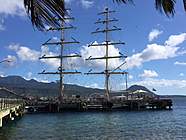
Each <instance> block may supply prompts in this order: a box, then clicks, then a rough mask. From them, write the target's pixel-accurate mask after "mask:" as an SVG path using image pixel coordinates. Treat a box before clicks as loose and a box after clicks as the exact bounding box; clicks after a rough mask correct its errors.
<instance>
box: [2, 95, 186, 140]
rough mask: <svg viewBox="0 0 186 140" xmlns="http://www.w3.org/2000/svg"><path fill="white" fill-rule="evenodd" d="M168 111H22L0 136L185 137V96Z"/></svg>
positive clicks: (16, 139) (44, 139) (29, 139)
mask: <svg viewBox="0 0 186 140" xmlns="http://www.w3.org/2000/svg"><path fill="white" fill-rule="evenodd" d="M173 101H174V109H173V110H172V111H142V112H121V111H120V112H104V113H101V112H99V113H98V112H94V113H93V112H91V113H90V112H89V113H88V112H82V113H81V112H79V113H62V114H35V115H25V116H24V117H23V118H21V119H20V120H18V121H16V122H14V123H12V124H9V125H8V126H5V127H4V128H2V129H0V140H185V139H186V98H175V99H173Z"/></svg>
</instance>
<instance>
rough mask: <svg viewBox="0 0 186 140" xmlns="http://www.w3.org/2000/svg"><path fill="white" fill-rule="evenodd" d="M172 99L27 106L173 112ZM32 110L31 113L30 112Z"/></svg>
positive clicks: (59, 109) (32, 107)
mask: <svg viewBox="0 0 186 140" xmlns="http://www.w3.org/2000/svg"><path fill="white" fill-rule="evenodd" d="M171 109H172V100H171V99H142V100H139V99H138V100H137V99H136V100H122V101H118V100H111V101H109V102H108V101H106V100H93V101H90V100H86V99H83V100H81V99H74V100H72V99H70V100H65V101H63V102H57V101H50V102H49V101H47V102H44V101H43V102H42V101H40V102H36V104H32V105H29V104H28V105H27V111H28V112H30V113H34V112H35V113H37V112H40V113H41V112H51V113H52V112H63V111H92V110H94V111H105V110H109V111H114V110H123V111H126V110H128V111H129V110H130V111H132V110H137V111H143V110H171ZM29 110H30V111H29Z"/></svg>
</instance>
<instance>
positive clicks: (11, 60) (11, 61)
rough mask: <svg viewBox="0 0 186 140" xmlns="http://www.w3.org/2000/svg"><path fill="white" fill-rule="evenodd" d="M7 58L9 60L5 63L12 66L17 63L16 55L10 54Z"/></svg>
mask: <svg viewBox="0 0 186 140" xmlns="http://www.w3.org/2000/svg"><path fill="white" fill-rule="evenodd" d="M5 60H8V61H6V62H5V63H4V64H5V65H6V66H8V67H12V66H14V65H15V64H16V63H17V58H16V57H15V56H12V55H8V56H7V57H6V58H5Z"/></svg>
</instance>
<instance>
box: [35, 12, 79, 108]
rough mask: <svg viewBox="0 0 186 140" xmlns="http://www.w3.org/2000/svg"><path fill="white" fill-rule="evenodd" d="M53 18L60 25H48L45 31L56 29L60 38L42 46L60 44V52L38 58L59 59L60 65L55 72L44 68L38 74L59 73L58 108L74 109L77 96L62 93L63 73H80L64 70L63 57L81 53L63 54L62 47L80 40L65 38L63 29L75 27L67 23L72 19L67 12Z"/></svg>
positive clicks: (77, 100)
mask: <svg viewBox="0 0 186 140" xmlns="http://www.w3.org/2000/svg"><path fill="white" fill-rule="evenodd" d="M69 10H70V9H67V11H69ZM53 20H59V21H61V26H60V27H50V28H49V29H47V31H53V32H54V31H56V32H60V34H61V38H60V39H59V41H53V40H52V39H49V40H47V41H46V42H45V43H43V44H42V45H43V46H60V54H59V55H57V56H47V55H45V54H44V55H43V56H41V57H40V59H59V60H60V65H59V67H58V69H57V71H56V72H46V71H45V70H44V71H43V72H41V73H39V74H47V75H59V77H60V80H59V81H60V82H59V91H60V95H59V97H58V100H57V102H58V105H57V106H58V110H61V109H62V110H63V109H76V108H77V107H78V106H79V104H80V102H81V101H80V100H79V99H78V98H71V99H70V98H69V97H68V96H65V94H64V76H65V75H75V74H81V72H79V71H77V70H74V71H69V70H66V69H65V67H64V59H68V58H76V57H81V55H79V54H77V53H76V54H73V55H72V54H68V55H65V54H64V49H65V47H69V46H68V45H71V44H79V43H80V42H79V41H77V40H76V39H75V38H73V37H72V38H71V40H70V41H68V40H67V39H66V38H65V31H67V30H71V29H76V27H74V26H73V25H71V24H69V21H71V20H74V18H73V17H71V16H70V15H69V14H68V15H67V16H66V17H65V18H63V19H57V18H54V19H53Z"/></svg>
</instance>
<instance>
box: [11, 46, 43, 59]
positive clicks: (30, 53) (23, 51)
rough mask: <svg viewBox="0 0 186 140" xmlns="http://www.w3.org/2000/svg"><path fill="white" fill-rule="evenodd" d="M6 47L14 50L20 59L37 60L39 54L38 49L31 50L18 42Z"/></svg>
mask: <svg viewBox="0 0 186 140" xmlns="http://www.w3.org/2000/svg"><path fill="white" fill-rule="evenodd" d="M8 48H9V49H10V50H13V51H15V52H16V54H17V56H18V57H19V59H20V60H22V61H37V60H38V58H39V56H40V52H39V51H35V50H32V49H30V48H28V47H25V46H21V45H19V44H15V45H13V44H12V45H9V46H8Z"/></svg>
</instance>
